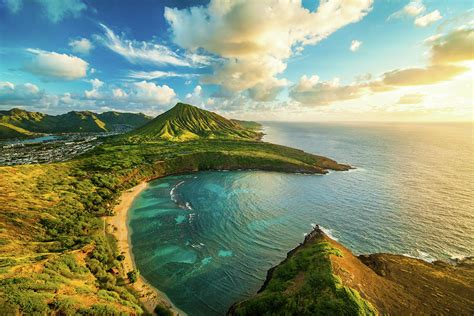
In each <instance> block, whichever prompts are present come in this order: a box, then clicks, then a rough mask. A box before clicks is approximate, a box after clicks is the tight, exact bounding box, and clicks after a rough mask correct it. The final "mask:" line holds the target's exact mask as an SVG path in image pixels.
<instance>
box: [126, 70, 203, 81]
mask: <svg viewBox="0 0 474 316" xmlns="http://www.w3.org/2000/svg"><path fill="white" fill-rule="evenodd" d="M194 76H196V74H179V73H176V72H172V71H160V70H155V71H130V72H129V73H128V74H127V77H128V78H132V79H145V80H153V79H159V78H169V77H183V78H189V77H194Z"/></svg>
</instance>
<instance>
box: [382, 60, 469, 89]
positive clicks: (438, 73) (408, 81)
mask: <svg viewBox="0 0 474 316" xmlns="http://www.w3.org/2000/svg"><path fill="white" fill-rule="evenodd" d="M467 70H469V68H467V67H464V66H456V65H431V66H428V67H426V68H407V69H397V70H393V71H390V72H386V73H384V74H383V82H384V83H385V84H386V85H392V86H418V85H429V84H435V83H439V82H443V81H446V80H450V79H452V78H454V77H455V76H457V75H459V74H461V73H464V72H466V71H467Z"/></svg>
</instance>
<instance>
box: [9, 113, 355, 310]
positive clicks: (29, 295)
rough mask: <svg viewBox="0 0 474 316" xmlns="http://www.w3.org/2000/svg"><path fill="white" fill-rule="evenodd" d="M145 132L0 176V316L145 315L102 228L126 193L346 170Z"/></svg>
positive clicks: (319, 160) (241, 146)
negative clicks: (197, 178)
mask: <svg viewBox="0 0 474 316" xmlns="http://www.w3.org/2000/svg"><path fill="white" fill-rule="evenodd" d="M193 111H194V110H193ZM186 112H187V110H186V111H184V112H183V113H186ZM206 113H207V112H206ZM203 115H204V114H203ZM206 115H207V114H206ZM178 120H180V121H181V119H179V118H178ZM183 120H184V119H183ZM184 121H186V120H184ZM207 122H210V121H207ZM191 127H192V126H190V128H191ZM192 129H193V130H196V129H195V127H192ZM146 130H148V131H149V133H145V130H141V132H140V133H139V134H137V133H130V134H128V135H125V136H120V137H114V138H111V139H109V141H107V142H106V143H104V144H102V145H100V146H99V147H97V148H95V149H94V150H92V151H90V152H88V153H86V154H84V155H82V156H80V157H78V158H77V159H75V160H71V161H68V162H62V163H54V164H45V165H19V166H15V167H0V205H1V206H2V207H1V208H0V306H1V307H0V314H11V313H17V312H18V313H20V312H22V313H26V314H34V313H38V314H50V313H60V314H65V315H68V314H74V313H79V314H83V315H100V314H106V315H114V314H120V313H126V314H141V313H143V309H142V307H141V306H140V303H139V301H138V299H137V297H136V296H135V293H134V292H133V290H131V289H130V288H128V286H127V283H128V282H126V281H125V280H124V279H123V277H121V276H125V275H126V272H128V271H123V268H122V265H121V263H120V261H121V260H123V257H121V255H120V254H119V253H118V251H117V249H116V245H115V240H114V238H113V237H112V236H111V235H109V234H108V233H107V229H106V227H105V222H104V217H105V216H111V215H113V214H114V211H113V210H114V206H115V204H116V202H117V199H118V197H119V195H120V193H121V192H122V191H124V190H127V189H129V188H131V187H133V186H134V185H136V184H137V183H139V182H140V181H143V180H147V179H152V178H156V177H162V176H166V175H170V174H175V173H182V172H192V171H198V170H208V169H263V170H275V171H286V172H311V173H324V172H325V171H326V169H334V170H346V169H347V166H344V165H339V164H337V163H336V162H335V161H333V160H330V159H328V158H324V157H320V156H315V155H311V154H308V153H305V152H303V151H300V150H296V149H291V148H288V147H284V146H277V145H272V144H268V143H264V142H261V141H255V140H249V139H244V138H239V139H233V137H234V135H235V134H231V135H229V137H227V138H226V137H223V138H217V139H203V138H202V136H200V137H199V139H196V140H193V141H189V142H170V141H166V140H163V139H161V138H154V136H155V135H157V133H155V132H154V131H153V130H149V129H146ZM220 132H222V130H221V131H220ZM216 133H217V132H216ZM239 133H241V132H240V131H239ZM138 135H140V137H139V138H137V136H138ZM222 135H224V134H222ZM241 135H255V134H252V133H251V132H248V134H245V133H243V132H242V133H241ZM145 140H147V141H145ZM117 270H120V271H121V273H120V274H119V275H117V274H116V271H117ZM128 277H129V278H130V279H131V280H132V279H135V278H136V277H138V276H137V275H136V274H135V275H129V276H128ZM1 308H3V310H1ZM163 313H164V312H163ZM163 315H166V314H163Z"/></svg>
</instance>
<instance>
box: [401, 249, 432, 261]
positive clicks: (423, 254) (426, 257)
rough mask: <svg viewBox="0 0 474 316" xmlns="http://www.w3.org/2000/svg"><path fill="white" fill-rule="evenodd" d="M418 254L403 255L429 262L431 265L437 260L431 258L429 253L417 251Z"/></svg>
mask: <svg viewBox="0 0 474 316" xmlns="http://www.w3.org/2000/svg"><path fill="white" fill-rule="evenodd" d="M416 253H417V254H415V255H414V254H412V253H404V254H403V255H404V256H406V257H410V258H415V259H421V260H423V261H426V262H429V263H432V262H434V261H436V258H434V257H433V256H431V255H430V254H429V253H427V252H424V251H421V250H419V249H416Z"/></svg>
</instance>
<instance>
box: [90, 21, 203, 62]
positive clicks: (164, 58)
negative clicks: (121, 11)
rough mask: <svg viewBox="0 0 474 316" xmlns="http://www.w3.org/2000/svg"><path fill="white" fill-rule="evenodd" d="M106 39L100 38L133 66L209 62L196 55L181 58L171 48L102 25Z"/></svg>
mask: <svg viewBox="0 0 474 316" xmlns="http://www.w3.org/2000/svg"><path fill="white" fill-rule="evenodd" d="M100 26H101V27H102V28H103V29H104V32H105V34H104V36H105V37H100V36H99V37H98V39H99V40H101V41H102V42H103V44H104V45H105V46H107V47H108V48H109V49H110V50H112V51H114V52H115V53H117V54H119V55H121V56H123V57H124V58H126V59H127V60H128V61H129V62H131V63H133V64H143V63H144V64H152V65H159V66H163V65H173V66H187V67H191V66H196V65H201V64H206V63H208V62H209V60H208V59H207V58H206V57H204V56H199V55H196V54H193V55H190V56H189V57H188V56H181V55H179V54H177V53H176V52H174V51H172V50H171V49H170V48H169V47H167V46H165V45H162V44H158V43H155V42H145V41H141V42H140V41H135V40H129V39H126V38H124V37H120V36H118V35H116V34H115V33H114V32H113V31H112V30H111V29H110V28H108V27H107V26H106V25H104V24H100Z"/></svg>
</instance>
